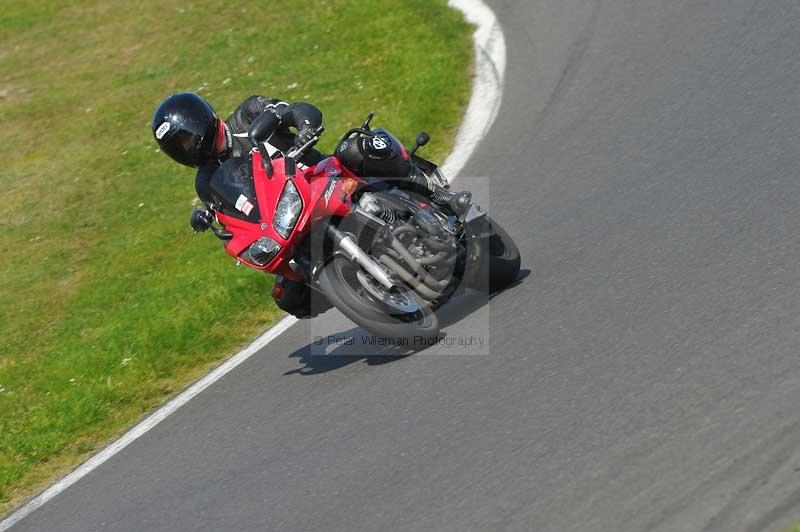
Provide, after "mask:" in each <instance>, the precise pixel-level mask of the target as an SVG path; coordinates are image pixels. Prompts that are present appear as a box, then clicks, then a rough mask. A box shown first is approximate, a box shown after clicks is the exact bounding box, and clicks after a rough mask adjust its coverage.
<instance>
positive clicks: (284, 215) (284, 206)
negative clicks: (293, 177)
mask: <svg viewBox="0 0 800 532" xmlns="http://www.w3.org/2000/svg"><path fill="white" fill-rule="evenodd" d="M302 211H303V200H302V199H301V198H300V194H298V193H297V188H296V187H295V186H294V183H292V182H291V181H287V182H286V185H285V186H284V187H283V192H282V193H281V198H280V199H279V200H278V207H277V209H275V217H274V218H273V219H272V224H273V225H274V226H275V230H276V231H277V232H278V234H279V235H281V236H282V237H283V238H289V234H290V233H291V232H292V229H294V224H296V223H297V219H298V218H299V217H300V213H301V212H302Z"/></svg>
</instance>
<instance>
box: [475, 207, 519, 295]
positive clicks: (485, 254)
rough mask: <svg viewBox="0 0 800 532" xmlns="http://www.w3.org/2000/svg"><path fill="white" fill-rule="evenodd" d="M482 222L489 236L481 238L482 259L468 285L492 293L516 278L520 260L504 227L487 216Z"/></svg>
mask: <svg viewBox="0 0 800 532" xmlns="http://www.w3.org/2000/svg"><path fill="white" fill-rule="evenodd" d="M484 223H486V224H488V227H487V228H486V234H488V235H489V236H488V237H487V238H485V239H482V242H481V252H482V260H481V264H480V266H479V268H478V271H477V273H476V275H475V277H474V278H473V279H474V280H473V282H472V283H470V287H471V288H474V289H476V290H480V291H482V292H490V293H493V292H497V291H499V290H502V289H504V288H506V287H507V286H508V285H510V284H511V283H513V282H514V281H515V280H516V279H517V275H519V268H520V263H521V261H520V257H519V249H517V245H516V244H515V243H514V239H512V238H511V236H510V235H509V234H508V233H507V232H506V231H505V229H503V227H502V226H501V225H500V224H498V223H497V222H495V221H494V220H492V219H491V218H490V217H489V216H486V218H485V219H484Z"/></svg>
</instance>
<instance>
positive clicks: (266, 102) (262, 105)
mask: <svg viewBox="0 0 800 532" xmlns="http://www.w3.org/2000/svg"><path fill="white" fill-rule="evenodd" d="M264 112H270V113H273V114H275V115H277V116H278V117H279V118H280V120H281V125H280V127H279V128H278V130H277V131H275V133H274V134H273V135H272V136H271V137H270V138H269V139H258V140H262V141H267V144H268V145H269V151H270V154H271V155H272V157H273V158H276V157H280V156H281V155H282V154H283V152H285V151H288V150H289V149H291V147H292V146H293V145H294V139H295V135H294V133H292V132H291V130H290V129H289V128H290V127H294V128H297V129H299V128H302V127H304V126H310V127H314V128H316V127H319V126H321V125H322V112H320V110H319V109H317V108H316V107H315V106H313V105H311V104H310V103H303V102H298V103H292V104H289V103H286V102H284V101H281V100H276V99H272V98H267V97H266V96H251V97H249V98H248V99H246V100H245V101H243V102H242V103H241V105H239V107H237V108H236V110H235V111H234V112H233V114H231V116H229V117H228V118H227V119H226V120H225V125H226V126H227V129H226V134H227V135H228V138H227V142H228V149H227V151H225V152H224V153H223V154H221V155H220V156H219V158H218V159H216V160H214V161H211V162H209V163H208V164H206V165H204V166H201V167H200V168H199V170H198V171H197V177H196V178H195V183H194V186H195V190H196V191H197V195H198V196H199V197H200V199H201V200H202V201H203V202H204V203H205V204H206V205H209V206H212V205H214V204H216V203H217V201H215V200H218V198H215V197H214V196H215V194H214V193H213V190H212V188H211V187H210V184H211V180H212V177H214V173H215V172H217V170H220V167H221V166H222V165H223V163H224V162H225V161H227V160H229V159H232V158H237V157H243V156H246V155H247V154H248V153H249V152H250V150H251V149H252V147H253V146H252V144H251V143H250V139H249V138H248V136H247V132H248V130H249V129H250V126H252V125H253V122H254V121H255V120H256V118H258V117H259V116H260V115H261V114H262V113H264ZM321 159H322V154H320V153H319V152H318V151H316V150H309V151H308V152H307V153H306V154H305V156H304V157H303V158H302V159H301V160H300V162H301V163H302V164H305V165H309V166H310V165H313V164H316V163H318V162H319V161H320V160H321ZM225 166H226V167H225V168H222V169H221V171H222V172H225V171H226V170H227V168H229V167H231V165H225ZM223 177H224V176H216V178H215V181H219V180H224V179H223Z"/></svg>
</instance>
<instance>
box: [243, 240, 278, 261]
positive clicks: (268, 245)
mask: <svg viewBox="0 0 800 532" xmlns="http://www.w3.org/2000/svg"><path fill="white" fill-rule="evenodd" d="M280 250H281V246H280V244H278V243H277V242H275V241H274V240H272V239H271V238H270V237H268V236H262V237H261V238H259V239H258V240H256V241H255V242H253V243H252V244H251V245H250V247H249V248H247V251H245V252H244V253H242V258H243V259H245V260H247V261H250V262H253V263H255V264H258V265H259V266H266V265H267V263H268V262H269V261H271V260H272V258H273V257H274V256H275V255H277V254H278V252H279V251H280Z"/></svg>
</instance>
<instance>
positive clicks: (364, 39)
mask: <svg viewBox="0 0 800 532" xmlns="http://www.w3.org/2000/svg"><path fill="white" fill-rule="evenodd" d="M470 33H471V29H470V27H469V26H468V25H467V24H466V23H465V22H464V21H463V20H462V18H461V16H460V15H459V14H458V13H457V12H455V11H452V10H450V9H449V8H447V7H446V5H445V0H433V1H432V0H400V1H396V2H392V3H391V4H387V3H386V2H383V1H381V0H322V1H314V0H303V1H300V0H273V1H271V2H269V4H268V5H260V4H254V3H253V2H233V1H221V0H214V1H197V2H191V3H187V2H183V1H172V0H167V1H159V2H155V1H152V0H146V1H143V2H127V1H122V0H117V1H102V2H100V1H74V0H71V1H69V0H68V1H54V0H40V1H37V2H30V1H29V0H10V1H9V2H5V3H4V4H3V10H2V12H0V34H2V42H3V46H2V47H0V116H2V117H3V127H2V128H0V160H2V161H3V165H2V169H0V186H2V189H3V191H4V196H5V198H6V203H5V214H4V216H3V220H2V222H0V225H2V230H0V316H2V321H0V515H2V514H3V513H4V512H5V511H7V510H8V509H9V508H10V507H11V506H12V505H15V504H17V503H19V502H20V501H21V500H23V499H24V498H26V497H28V496H30V495H31V494H32V493H33V492H34V491H36V490H38V489H40V488H41V487H42V486H43V485H44V484H45V483H47V482H49V481H50V480H51V479H52V478H53V477H54V476H56V475H58V474H60V473H62V472H64V471H65V470H67V469H68V468H70V467H72V466H74V465H75V464H77V463H78V462H80V461H81V460H83V459H85V458H86V457H87V455H88V454H90V453H91V452H92V451H94V450H95V449H97V448H98V447H99V446H101V445H103V444H104V443H105V442H106V441H108V440H109V439H110V438H112V437H113V436H115V435H116V434H118V433H119V432H120V431H121V430H123V429H124V428H125V427H127V426H129V425H130V424H132V423H133V422H135V421H136V420H137V419H139V418H140V417H141V416H142V415H143V414H144V413H145V412H147V411H148V410H149V409H151V408H153V407H154V406H156V405H158V404H159V403H161V402H163V401H164V400H165V398H166V397H168V396H169V395H170V394H172V393H173V392H175V391H176V390H178V389H180V388H181V387H183V386H185V385H186V384H187V383H189V382H191V381H192V380H194V379H196V378H197V377H198V376H199V375H201V374H202V373H204V372H205V371H207V370H208V368H209V367H211V366H213V365H215V364H217V363H218V362H219V361H220V360H221V359H222V358H223V357H225V356H226V355H227V354H230V353H231V352H233V351H234V350H235V349H236V348H237V347H239V346H241V345H242V344H243V343H246V342H247V341H248V340H250V339H252V338H253V337H254V336H255V335H256V334H257V333H258V332H259V331H261V330H263V329H264V327H265V326H267V325H268V324H270V323H272V322H274V321H275V320H276V319H277V318H279V317H280V315H279V311H278V310H277V309H276V308H275V307H274V305H273V304H272V303H271V299H270V298H269V296H268V294H269V289H270V287H271V282H272V281H271V279H270V278H268V277H265V276H263V275H260V274H258V273H256V272H253V271H249V270H247V269H244V268H242V269H236V268H233V267H232V266H233V263H232V261H231V260H230V259H229V258H228V257H227V256H226V255H225V254H224V253H223V251H222V250H221V249H220V245H219V243H218V242H217V241H216V240H215V239H214V238H213V237H211V236H209V235H202V236H194V235H193V234H192V233H191V231H190V230H189V229H188V215H189V212H190V210H191V205H192V201H193V197H194V194H193V173H192V172H191V171H190V170H189V169H187V168H182V167H179V166H178V165H176V164H174V163H171V162H170V161H169V160H168V159H167V158H166V157H165V156H164V155H163V154H161V153H157V150H156V148H157V146H156V145H155V143H154V142H153V140H152V137H151V134H150V131H149V120H150V116H151V113H152V111H153V110H154V109H155V106H156V105H157V103H158V101H160V99H162V98H163V97H165V96H166V95H167V94H169V93H171V92H177V91H184V90H190V91H197V92H200V93H201V94H203V95H205V96H206V97H207V98H208V99H209V100H210V101H211V102H212V104H213V105H214V106H215V108H216V109H217V110H218V111H219V112H220V114H222V115H224V116H227V114H228V113H229V112H230V111H232V110H233V109H234V107H235V106H236V105H237V104H238V103H239V102H240V101H241V100H243V99H244V98H246V97H247V96H249V95H251V94H266V95H268V96H274V97H280V98H283V99H286V100H289V101H293V100H294V101H296V100H308V101H311V102H313V103H316V104H317V105H318V106H319V107H320V108H321V109H322V110H323V112H324V113H325V118H326V120H325V123H326V128H327V131H328V134H327V137H326V138H325V139H324V141H323V143H322V144H321V148H322V149H323V150H324V149H331V148H332V146H333V143H334V138H335V137H336V134H337V133H339V132H343V131H344V130H345V129H346V128H347V127H350V126H352V125H356V124H357V123H358V122H360V120H361V119H362V118H363V116H364V115H365V114H366V112H367V111H368V110H375V111H377V113H378V115H377V119H376V121H375V123H376V124H378V125H383V126H386V127H388V128H390V129H391V130H393V131H394V132H396V133H398V134H399V135H400V136H401V138H405V139H406V140H411V139H413V135H415V134H416V132H417V131H418V130H420V129H427V130H428V131H430V132H431V134H432V137H433V139H434V140H433V142H432V144H431V147H430V148H427V149H426V150H427V151H426V153H427V154H428V155H429V156H431V157H434V158H437V157H438V158H442V157H443V156H444V155H445V154H446V153H447V151H448V150H449V148H450V143H451V139H452V137H453V133H454V131H455V129H456V127H457V125H458V123H459V119H460V115H461V111H462V109H463V107H464V105H465V104H466V101H467V99H468V96H469V68H468V65H469V64H470V61H471V51H472V48H471V43H470Z"/></svg>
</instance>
